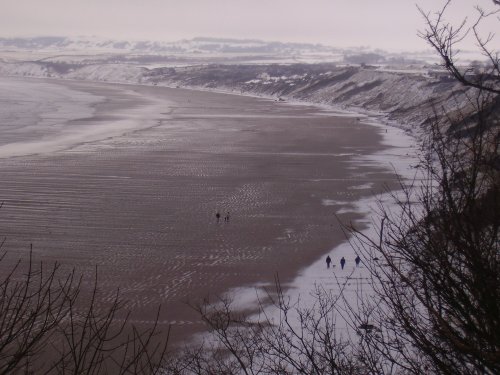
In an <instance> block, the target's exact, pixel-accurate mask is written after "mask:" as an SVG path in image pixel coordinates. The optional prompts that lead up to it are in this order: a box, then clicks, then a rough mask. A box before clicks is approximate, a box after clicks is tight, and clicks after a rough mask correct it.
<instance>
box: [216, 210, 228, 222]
mask: <svg viewBox="0 0 500 375" xmlns="http://www.w3.org/2000/svg"><path fill="white" fill-rule="evenodd" d="M220 218H221V214H220V212H219V211H217V212H216V213H215V219H216V220H217V223H219V222H220ZM224 222H225V223H229V211H227V214H226V216H224Z"/></svg>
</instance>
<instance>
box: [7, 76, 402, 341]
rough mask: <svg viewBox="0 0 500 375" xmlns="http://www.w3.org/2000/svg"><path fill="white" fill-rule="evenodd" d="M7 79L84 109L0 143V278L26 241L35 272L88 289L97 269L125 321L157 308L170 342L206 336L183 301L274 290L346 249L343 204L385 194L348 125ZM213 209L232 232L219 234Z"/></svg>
mask: <svg viewBox="0 0 500 375" xmlns="http://www.w3.org/2000/svg"><path fill="white" fill-rule="evenodd" d="M4 80H6V81H8V82H10V84H12V85H15V81H16V80H15V79H10V78H9V79H7V78H1V79H0V82H2V81H4ZM18 80H19V81H18V82H29V84H31V85H36V84H40V85H43V84H47V85H54V86H60V87H61V89H62V90H71V91H73V92H79V93H81V95H83V98H84V99H81V100H80V102H81V103H83V104H82V105H83V106H84V107H85V108H90V110H89V111H87V112H85V111H83V112H82V115H81V116H80V117H79V118H72V119H69V120H64V121H65V122H64V126H62V125H61V122H62V120H61V119H59V121H58V122H57V121H56V123H57V124H59V125H58V126H60V128H57V129H54V128H53V126H52V127H50V124H49V125H47V124H46V123H45V124H44V123H42V122H40V118H38V120H37V119H36V118H35V119H34V118H31V117H30V118H29V121H31V123H30V124H31V125H34V123H37V124H38V125H39V127H38V128H37V132H39V134H50V139H47V137H45V138H43V139H42V138H40V137H39V138H37V137H36V136H34V135H33V132H32V131H30V130H26V131H24V132H23V131H19V132H17V133H15V134H14V133H9V134H10V137H11V138H9V141H8V142H5V141H3V142H2V143H1V146H2V147H6V148H5V149H4V151H3V153H2V147H0V176H1V177H0V200H2V201H4V206H3V208H2V210H1V211H0V235H1V236H2V237H6V238H7V240H6V243H5V245H4V250H6V251H7V252H8V256H7V257H6V259H5V260H4V261H3V262H2V263H0V267H1V268H2V269H0V272H3V271H4V270H5V269H7V268H8V267H9V266H11V265H12V264H13V263H14V262H15V261H16V260H17V259H18V258H19V256H24V255H26V254H27V253H28V251H29V248H30V244H33V254H34V258H35V259H36V260H43V261H44V262H48V263H50V262H53V261H59V262H61V263H63V265H65V267H68V268H70V267H76V269H77V270H78V271H79V272H81V273H83V274H84V275H86V276H88V278H87V279H86V282H85V284H84V287H87V288H90V286H91V283H92V275H93V273H94V272H95V269H96V266H97V270H98V271H97V272H98V280H99V285H100V289H101V292H102V293H103V295H104V296H105V297H106V298H107V299H109V300H111V299H112V297H113V296H114V293H115V291H116V289H117V288H120V292H121V295H122V296H123V298H124V299H125V300H127V301H128V302H127V307H128V308H130V309H133V311H134V314H133V317H132V320H133V321H134V322H136V323H138V324H139V325H146V326H147V325H148V324H150V323H151V322H152V321H153V319H154V318H155V315H156V309H157V307H158V306H159V305H161V306H162V309H161V313H160V317H159V320H160V328H163V329H165V330H166V328H167V327H168V326H169V325H171V326H172V337H171V340H172V343H179V342H181V341H183V340H186V339H188V338H189V337H190V335H191V334H192V333H195V332H199V331H200V330H202V329H203V325H202V324H201V323H200V321H199V318H198V316H197V315H196V313H194V312H193V311H192V310H191V308H190V307H188V306H187V305H186V302H187V301H197V300H200V299H202V298H205V297H207V296H212V297H213V296H217V295H220V294H222V293H224V292H226V291H227V290H229V289H233V288H237V287H243V286H251V285H256V284H269V285H272V283H273V281H274V278H275V276H276V275H277V274H278V275H279V278H280V280H281V281H282V282H283V284H284V285H286V284H287V283H288V282H290V281H292V280H293V279H294V277H295V276H296V275H297V274H299V272H300V271H301V270H302V269H304V268H305V267H308V266H310V265H311V264H313V263H314V262H316V261H318V259H321V258H322V257H323V256H326V254H327V253H329V252H330V250H331V249H333V248H335V247H336V246H338V245H339V244H340V243H342V242H343V241H344V239H345V237H344V234H343V233H342V230H341V228H340V225H339V222H344V223H346V222H349V221H356V220H361V219H363V213H359V212H358V213H357V212H355V211H352V210H349V209H348V208H349V207H351V206H352V205H353V203H354V202H357V201H359V200H360V199H364V198H367V197H371V196H373V195H374V194H375V193H377V192H380V191H382V190H383V188H384V186H385V185H389V186H395V184H396V183H397V181H396V179H397V178H396V175H395V174H394V172H393V171H392V169H391V168H390V167H389V165H387V164H385V163H382V162H381V163H363V162H360V160H363V158H365V159H366V157H367V156H368V155H371V154H374V153H376V152H379V151H381V150H384V149H387V148H388V146H387V145H384V144H383V142H382V138H383V134H382V133H383V132H384V130H383V129H382V128H380V127H375V126H372V125H369V124H364V123H363V122H362V121H359V119H358V118H357V117H355V116H340V115H338V114H334V113H330V112H328V111H327V110H322V109H319V108H317V107H313V106H297V105H290V104H287V103H278V102H274V101H271V100H266V99H258V98H250V97H243V96H237V95H229V94H219V93H209V92H199V91H193V90H184V89H173V88H161V87H146V86H133V85H118V84H106V83H89V82H70V81H43V80H22V79H18ZM20 84H21V83H20ZM54 90H55V88H54ZM54 100H57V99H56V98H55V99H54ZM59 100H62V99H59ZM75 100H76V99H75ZM0 105H2V103H0ZM26 121H28V119H27V120H26ZM36 121H38V122H36ZM44 126H45V127H46V128H47V131H49V130H50V129H52V130H50V131H52V133H47V131H45V130H44V128H43V127H44ZM13 144H14V145H15V146H12V145H13ZM33 145H36V148H35V151H34V152H30V151H29V150H30V149H31V147H32V146H33ZM21 146H22V147H21ZM8 147H10V148H8ZM19 150H24V151H19ZM217 211H219V212H220V213H221V214H222V218H224V216H225V214H226V213H227V212H229V214H230V220H229V222H225V221H224V220H223V219H221V220H220V222H219V223H217V221H216V218H215V213H216V212H217ZM360 223H361V222H360ZM360 225H361V226H362V224H360Z"/></svg>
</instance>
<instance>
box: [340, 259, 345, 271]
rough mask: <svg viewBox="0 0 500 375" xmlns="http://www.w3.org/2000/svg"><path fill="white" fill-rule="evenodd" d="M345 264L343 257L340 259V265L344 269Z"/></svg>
mask: <svg viewBox="0 0 500 375" xmlns="http://www.w3.org/2000/svg"><path fill="white" fill-rule="evenodd" d="M344 266H345V258H344V257H342V259H340V267H342V269H344Z"/></svg>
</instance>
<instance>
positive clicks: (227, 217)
mask: <svg viewBox="0 0 500 375" xmlns="http://www.w3.org/2000/svg"><path fill="white" fill-rule="evenodd" d="M224 221H225V222H226V223H229V211H228V212H227V214H226V217H225V218H224Z"/></svg>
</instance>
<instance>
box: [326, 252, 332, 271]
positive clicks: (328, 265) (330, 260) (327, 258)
mask: <svg viewBox="0 0 500 375" xmlns="http://www.w3.org/2000/svg"><path fill="white" fill-rule="evenodd" d="M331 262H332V258H330V255H328V256H327V257H326V268H330V263H331Z"/></svg>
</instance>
